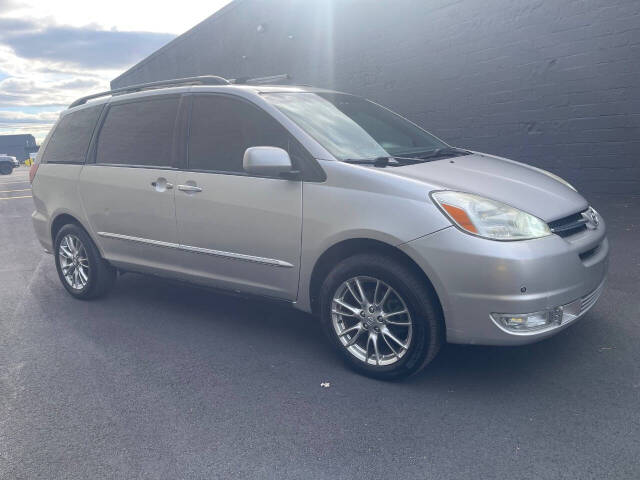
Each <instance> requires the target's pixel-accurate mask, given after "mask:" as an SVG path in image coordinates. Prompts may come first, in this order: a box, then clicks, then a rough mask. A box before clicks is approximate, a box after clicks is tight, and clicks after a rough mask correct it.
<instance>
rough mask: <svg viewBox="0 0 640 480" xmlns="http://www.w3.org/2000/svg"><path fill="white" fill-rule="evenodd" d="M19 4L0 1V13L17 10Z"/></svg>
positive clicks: (11, 0) (9, 0)
mask: <svg viewBox="0 0 640 480" xmlns="http://www.w3.org/2000/svg"><path fill="white" fill-rule="evenodd" d="M18 6H19V4H18V3H17V2H15V1H14V0H0V13H5V12H8V11H10V10H15V9H16V8H18Z"/></svg>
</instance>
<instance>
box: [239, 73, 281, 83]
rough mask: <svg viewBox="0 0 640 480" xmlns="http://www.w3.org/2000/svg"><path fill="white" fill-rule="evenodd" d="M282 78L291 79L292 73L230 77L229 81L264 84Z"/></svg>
mask: <svg viewBox="0 0 640 480" xmlns="http://www.w3.org/2000/svg"><path fill="white" fill-rule="evenodd" d="M282 80H291V75H289V74H288V73H283V74H281V75H270V76H268V77H238V78H230V79H229V82H230V83H234V84H236V85H264V84H268V83H274V82H279V81H282Z"/></svg>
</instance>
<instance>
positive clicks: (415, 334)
mask: <svg viewBox="0 0 640 480" xmlns="http://www.w3.org/2000/svg"><path fill="white" fill-rule="evenodd" d="M320 301H321V319H322V324H323V326H324V330H325V333H326V334H327V336H328V337H329V339H330V341H331V343H332V344H333V346H334V347H335V348H336V349H337V350H338V352H339V353H340V355H341V356H342V358H343V359H344V360H345V361H346V363H347V364H348V365H349V366H350V367H352V368H353V369H355V370H356V371H358V372H360V373H362V374H364V375H367V376H370V377H374V378H378V379H384V380H394V379H399V378H403V377H406V376H409V375H413V374H415V373H417V372H419V371H420V370H422V369H423V368H424V367H425V366H426V365H427V364H428V363H429V362H430V361H431V360H433V358H434V357H435V356H436V354H437V353H438V351H439V349H440V347H441V345H442V343H443V339H444V321H443V318H442V313H441V310H440V308H439V304H438V301H437V299H436V298H435V294H434V292H433V291H432V290H431V289H430V288H429V286H428V285H427V284H426V282H425V280H424V278H422V277H421V276H420V275H418V274H416V273H415V272H414V271H413V270H412V269H411V268H409V267H408V266H406V265H405V264H403V263H402V262H401V261H398V260H395V259H393V258H390V257H387V256H383V255H378V254H358V255H354V256H352V257H349V258H347V259H345V260H343V261H342V262H340V263H339V264H337V265H336V266H335V267H334V268H333V270H332V271H331V272H330V273H329V275H327V277H326V279H325V281H324V283H323V285H322V288H321V292H320Z"/></svg>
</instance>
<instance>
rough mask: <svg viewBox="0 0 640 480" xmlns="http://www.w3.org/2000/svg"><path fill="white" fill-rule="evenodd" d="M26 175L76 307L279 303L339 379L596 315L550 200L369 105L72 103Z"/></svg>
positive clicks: (594, 279) (208, 87)
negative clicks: (119, 300) (195, 297)
mask: <svg viewBox="0 0 640 480" xmlns="http://www.w3.org/2000/svg"><path fill="white" fill-rule="evenodd" d="M41 152H42V154H41V155H39V160H38V163H37V164H36V165H34V166H33V167H32V169H31V172H30V173H31V180H32V183H33V199H34V202H35V212H34V213H33V224H34V227H35V231H36V233H37V236H38V238H39V240H40V242H41V243H42V245H43V247H44V249H45V250H46V251H48V252H50V253H53V256H54V258H55V264H56V267H57V270H58V274H59V276H60V280H61V282H62V285H63V286H64V287H65V288H66V290H67V291H68V292H69V293H70V294H71V295H72V296H73V297H75V298H79V299H89V298H96V297H98V296H101V295H103V294H105V293H106V292H107V291H108V290H109V289H110V288H111V287H112V286H113V284H114V281H115V280H116V276H117V272H119V271H121V272H125V271H134V272H141V273H149V274H155V275H161V276H165V277H170V278H173V279H179V280H183V281H187V282H192V283H197V284H200V285H207V286H211V287H214V288H217V289H222V290H229V291H235V292H243V293H246V294H254V295H260V296H264V297H270V298H273V299H279V300H283V301H286V302H289V303H291V304H292V305H293V306H295V307H296V308H298V309H301V310H303V311H306V312H311V313H313V314H315V315H317V316H318V317H319V319H320V320H321V322H322V324H323V326H324V329H325V330H326V333H327V335H328V337H329V339H330V341H331V343H332V344H333V345H334V346H335V348H336V350H337V351H338V352H339V353H340V354H341V355H342V357H343V358H344V359H345V360H346V361H347V363H348V364H350V365H351V366H352V367H353V368H355V369H356V370H358V371H360V372H362V373H365V374H367V375H370V376H374V377H377V378H384V379H392V378H398V377H402V376H406V375H409V374H412V373H415V372H417V371H419V370H420V369H421V368H423V367H424V366H425V365H426V364H428V363H429V362H430V361H431V360H432V359H433V358H434V357H435V355H436V354H437V352H438V350H439V348H440V346H441V345H442V344H443V342H445V341H448V342H453V343H466V344H482V345H518V344H525V343H530V342H534V341H537V340H540V339H543V338H546V337H549V336H550V335H553V334H555V333H557V332H559V331H560V330H562V329H564V328H565V327H567V326H568V325H571V324H572V323H574V322H575V321H576V320H577V319H578V318H579V317H581V316H582V315H584V314H585V313H586V312H587V311H588V310H589V309H590V308H591V307H592V306H593V305H594V303H595V302H596V300H597V299H598V297H599V295H600V293H601V291H602V286H603V282H604V279H605V276H606V272H607V263H608V253H609V246H608V242H607V239H606V236H605V224H604V221H603V220H602V218H601V216H600V215H599V214H598V213H597V212H596V211H595V210H594V209H593V208H591V207H590V206H589V204H588V202H587V201H586V200H585V199H584V198H583V197H582V196H581V195H580V194H579V193H578V192H577V191H576V190H575V189H574V188H573V187H572V186H571V185H569V184H568V183H567V182H566V181H564V180H562V179H561V178H559V177H557V176H555V175H553V174H552V173H549V172H546V171H544V170H540V169H538V168H534V167H531V166H528V165H524V164H521V163H518V162H515V161H512V160H507V159H505V158H500V157H496V156H493V155H488V154H484V153H478V152H472V151H469V150H465V149H461V148H455V147H452V146H449V145H447V144H446V143H445V142H443V141H442V140H440V139H438V138H436V137H434V136H433V135H431V134H429V133H427V132H426V131H424V130H423V129H421V128H420V127H418V126H417V125H415V124H413V123H411V122H410V121H408V120H406V119H404V118H403V117H401V116H399V115H397V114H395V113H393V112H391V111H390V110H388V109H386V108H384V107H382V106H380V105H377V104H376V103H373V102H371V101H369V100H366V99H363V98H360V97H356V96H353V95H348V94H344V93H338V92H334V91H329V90H322V89H315V88H307V87H297V86H251V85H241V84H230V83H229V82H228V81H226V80H225V79H222V78H220V77H213V76H207V77H195V78H187V79H179V80H171V81H164V82H154V83H151V84H143V85H136V86H133V87H128V88H123V89H119V90H113V91H110V92H103V93H99V94H95V95H91V96H89V97H85V98H82V99H80V100H77V101H76V102H74V103H73V104H72V105H71V106H70V108H69V109H68V110H66V111H64V112H63V113H62V114H61V116H60V119H59V120H58V122H57V123H56V125H55V126H54V128H53V129H52V131H51V132H50V133H49V135H48V137H47V138H46V140H45V141H44V143H43V146H42V150H41Z"/></svg>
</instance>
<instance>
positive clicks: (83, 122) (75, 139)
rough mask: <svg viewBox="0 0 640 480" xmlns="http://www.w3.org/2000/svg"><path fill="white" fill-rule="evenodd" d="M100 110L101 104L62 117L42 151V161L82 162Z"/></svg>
mask: <svg viewBox="0 0 640 480" xmlns="http://www.w3.org/2000/svg"><path fill="white" fill-rule="evenodd" d="M101 110H102V105H100V106H99V107H90V108H85V109H82V110H78V111H76V112H72V113H68V114H66V115H65V116H64V117H62V118H61V119H60V122H58V125H57V126H56V129H55V130H54V132H53V134H52V135H51V139H50V140H49V142H48V144H47V147H46V149H45V151H44V153H43V156H42V163H84V160H85V156H86V155H87V148H88V147H89V141H90V140H91V135H92V134H93V129H94V128H95V126H96V122H97V121H98V116H99V115H100V112H101Z"/></svg>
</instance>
